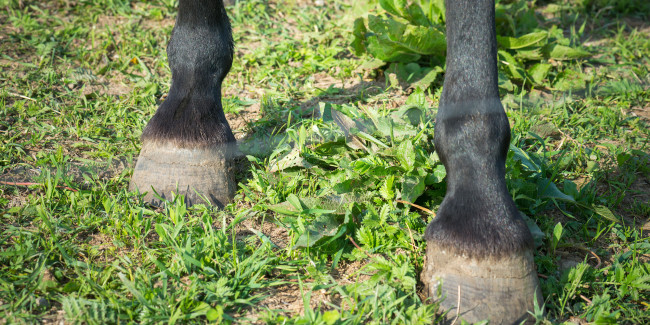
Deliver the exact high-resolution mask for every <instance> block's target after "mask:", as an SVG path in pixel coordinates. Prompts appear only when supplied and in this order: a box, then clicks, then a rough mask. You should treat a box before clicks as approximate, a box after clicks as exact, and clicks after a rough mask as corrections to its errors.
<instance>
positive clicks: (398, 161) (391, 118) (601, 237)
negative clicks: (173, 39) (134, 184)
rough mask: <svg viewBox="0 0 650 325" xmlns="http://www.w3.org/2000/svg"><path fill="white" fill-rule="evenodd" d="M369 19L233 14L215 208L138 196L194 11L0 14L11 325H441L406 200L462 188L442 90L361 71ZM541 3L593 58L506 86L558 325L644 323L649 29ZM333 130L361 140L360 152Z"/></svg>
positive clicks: (77, 7) (593, 5) (615, 12)
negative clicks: (428, 298)
mask: <svg viewBox="0 0 650 325" xmlns="http://www.w3.org/2000/svg"><path fill="white" fill-rule="evenodd" d="M623 2H625V3H623ZM351 3H352V2H346V1H334V2H328V3H327V5H325V6H317V5H314V4H312V3H311V2H306V1H297V0H296V1H287V2H276V1H271V2H266V1H259V0H246V1H239V2H237V3H236V4H235V5H234V6H232V7H230V9H229V13H230V17H231V20H232V23H233V27H234V38H235V41H236V44H237V48H236V51H237V53H236V57H237V59H236V60H235V63H234V66H233V69H232V71H231V73H230V74H229V77H228V78H227V80H226V82H225V84H224V98H225V99H224V102H225V104H224V106H225V110H226V112H227V115H228V117H229V119H230V121H231V125H233V127H234V128H235V133H236V136H237V138H238V139H240V143H241V146H240V147H241V148H242V151H243V152H244V153H245V155H246V156H244V157H241V158H238V159H239V162H240V165H241V168H240V171H239V174H238V175H237V177H238V181H239V183H240V186H239V192H238V195H237V197H236V199H235V202H233V203H232V204H231V205H229V206H227V207H226V209H225V210H223V211H218V210H215V209H214V208H212V207H210V206H203V205H199V206H194V207H191V208H189V207H186V206H184V204H183V203H182V200H178V199H177V200H174V201H172V202H169V203H168V204H167V205H166V207H165V208H163V209H154V208H152V207H150V206H147V205H145V204H143V202H142V201H141V200H139V198H138V196H137V194H136V193H133V192H129V191H128V182H129V179H130V175H131V173H132V171H133V169H132V168H133V166H134V162H135V159H136V158H137V154H138V151H139V147H140V142H139V135H140V132H141V130H142V129H143V127H144V125H145V123H146V121H147V120H148V119H149V118H150V117H151V116H152V115H153V113H154V111H155V109H156V107H157V103H158V102H159V101H160V100H162V99H163V98H164V95H165V93H166V92H167V90H168V87H169V76H170V71H169V68H168V66H167V63H166V62H167V60H166V54H165V46H166V43H167V42H168V38H169V34H170V31H171V28H172V27H173V19H174V17H175V3H174V1H167V0H155V1H147V2H130V1H123V0H110V1H109V0H88V1H83V2H74V3H72V2H66V1H51V2H33V1H15V0H4V1H0V7H2V8H6V9H7V10H3V11H1V12H0V30H2V32H1V33H0V67H1V69H0V107H1V108H2V109H1V110H0V135H1V139H2V142H0V146H1V148H0V169H1V172H0V180H1V181H3V182H4V183H3V184H2V185H0V218H1V220H2V225H1V226H0V230H1V235H0V247H1V249H0V319H3V320H4V322H5V323H11V324H13V323H35V322H55V321H65V322H66V323H89V324H95V323H206V322H212V323H219V322H237V323H270V324H275V323H283V324H316V323H318V324H348V323H355V324H356V323H382V324H383V323H399V324H402V323H430V322H431V320H432V319H433V318H434V317H435V316H434V315H435V312H436V309H437V307H436V306H435V305H431V304H426V303H425V301H424V300H423V299H422V296H421V285H420V283H419V282H418V281H419V272H420V271H421V269H422V263H423V261H422V255H423V251H424V248H425V242H424V241H423V239H422V235H421V234H422V232H423V230H424V228H425V226H426V224H427V222H428V221H430V220H431V218H432V216H431V215H430V214H428V213H426V212H424V211H422V210H420V209H418V208H414V207H411V206H410V205H408V204H403V203H399V202H398V200H399V201H408V202H414V203H416V204H418V205H421V206H424V207H427V208H429V209H431V210H433V211H435V210H436V208H437V207H438V206H439V204H440V202H441V200H442V196H443V195H444V190H445V181H444V176H445V171H444V168H443V167H442V165H441V164H440V162H439V160H438V158H437V156H436V154H435V153H431V152H432V147H431V142H430V140H431V138H432V135H433V129H432V127H431V126H432V125H431V124H429V123H428V121H429V120H430V119H431V118H432V117H433V116H435V113H436V107H437V101H438V98H439V94H440V89H441V81H442V77H441V76H439V77H438V79H436V82H434V84H433V85H432V87H431V88H429V89H428V90H427V91H424V92H422V91H417V90H412V89H409V87H408V86H409V85H408V84H405V83H404V82H401V81H399V80H397V79H396V78H395V76H394V75H391V74H390V73H386V74H384V72H383V70H381V69H378V70H377V69H372V68H363V67H361V66H363V65H364V64H366V66H368V65H369V64H370V63H367V62H372V61H371V59H370V58H368V57H361V58H358V57H356V56H354V55H353V54H351V50H350V48H349V44H350V42H351V41H352V38H353V36H352V33H351V30H352V25H353V21H354V19H355V18H357V17H359V16H361V15H362V14H363V13H364V12H366V10H367V9H368V8H374V6H369V5H363V4H355V5H351ZM535 6H536V7H534V9H535V10H536V11H537V12H538V13H539V14H540V15H543V16H544V17H546V22H545V24H544V25H543V26H544V28H547V29H549V30H552V29H555V30H560V31H561V32H562V33H563V34H564V35H565V36H566V37H567V39H569V40H570V41H571V42H573V43H572V44H582V46H583V48H584V49H586V50H588V51H589V52H591V53H592V55H591V56H590V57H589V58H586V59H581V60H576V61H561V62H560V61H559V62H555V63H553V67H552V73H551V74H549V76H557V75H559V74H561V73H563V72H564V71H570V72H566V73H564V74H563V76H567V75H572V76H577V77H575V78H574V77H571V78H569V77H567V78H566V79H563V80H568V81H566V82H565V81H563V83H561V84H560V83H557V82H555V81H554V80H547V81H545V82H546V86H542V87H540V86H536V87H533V88H531V87H530V86H524V87H522V84H521V83H517V82H516V81H515V82H514V84H515V85H514V87H513V88H512V90H511V91H504V93H503V102H504V104H505V106H506V110H507V113H508V115H509V117H510V121H511V125H512V129H513V139H512V143H511V151H510V153H509V156H508V161H507V170H508V176H507V182H508V188H509V190H510V192H511V194H512V195H513V197H514V198H515V201H516V203H517V205H518V207H519V208H520V210H521V211H522V213H524V214H525V215H527V216H528V217H529V218H530V219H531V223H532V224H535V225H536V226H537V227H538V228H539V230H538V231H537V232H536V233H537V237H536V239H537V243H538V245H539V246H538V249H537V252H536V256H535V261H536V264H537V266H538V272H539V274H540V277H541V282H542V291H543V295H544V297H545V301H544V302H545V308H546V314H545V315H544V316H539V321H540V322H542V323H566V324H569V323H583V322H595V323H630V324H641V323H648V322H649V321H650V317H649V316H648V315H650V312H649V310H650V305H649V297H650V294H649V292H650V264H649V262H650V240H649V238H648V233H649V232H650V224H649V220H648V218H649V217H650V194H649V193H650V168H649V166H650V149H649V148H648V139H650V131H649V130H650V128H649V127H648V124H649V121H650V114H649V113H650V88H649V85H650V71H649V70H650V62H649V61H648V60H649V59H648V58H650V37H649V36H650V25H648V24H647V23H646V22H647V21H648V18H649V17H650V13H649V11H648V9H647V5H645V3H644V2H643V1H636V2H635V1H633V0H631V1H613V0H610V1H600V0H599V1H584V2H572V1H569V2H567V1H552V2H543V3H538V4H536V5H535ZM630 6H633V7H636V8H638V10H634V11H630V10H628V8H630ZM644 6H645V7H644ZM553 26H555V27H553ZM582 26H584V28H581V27H582ZM549 78H551V77H549ZM560 89H562V90H560ZM315 111H316V112H318V114H315V113H314V112H315ZM332 114H334V116H339V118H343V119H345V118H351V119H354V120H356V121H357V123H358V130H359V131H361V132H354V133H353V134H351V135H349V136H348V139H347V144H346V140H345V138H344V136H343V134H342V132H341V131H340V129H339V128H338V127H337V126H336V124H335V123H334V122H333V115H332ZM337 114H338V115H337ZM13 182H19V183H24V184H32V185H27V186H16V185H7V183H13ZM531 227H533V229H535V227H534V226H532V225H531Z"/></svg>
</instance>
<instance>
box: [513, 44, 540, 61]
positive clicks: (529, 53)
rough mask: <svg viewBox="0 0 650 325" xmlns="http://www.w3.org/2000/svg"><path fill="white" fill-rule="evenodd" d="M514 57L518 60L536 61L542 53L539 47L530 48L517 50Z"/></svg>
mask: <svg viewBox="0 0 650 325" xmlns="http://www.w3.org/2000/svg"><path fill="white" fill-rule="evenodd" d="M515 58H516V59H517V60H520V61H537V60H542V59H543V58H544V53H543V52H542V49H541V48H539V47H538V48H532V49H529V50H517V51H516V52H515Z"/></svg>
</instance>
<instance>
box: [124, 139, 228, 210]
mask: <svg viewBox="0 0 650 325" xmlns="http://www.w3.org/2000/svg"><path fill="white" fill-rule="evenodd" d="M234 146H235V144H234V143H227V144H224V145H213V146H209V147H198V148H182V147H178V146H175V145H173V144H171V143H162V144H161V143H156V142H152V141H146V142H145V143H143V145H142V150H141V151H140V156H139V157H138V162H137V163H136V165H135V170H134V171H133V177H132V178H131V185H130V190H132V191H133V190H136V189H138V190H139V191H140V192H141V193H145V192H146V194H145V195H144V200H145V201H146V202H149V203H150V204H152V205H155V206H161V205H162V203H163V202H164V201H163V200H161V198H162V199H164V200H172V198H173V196H178V195H183V196H184V197H185V203H186V204H187V205H188V206H189V205H193V204H199V203H207V202H210V203H212V204H213V205H215V206H217V207H219V208H223V207H224V206H225V205H226V204H228V203H229V202H230V201H231V200H232V198H233V197H234V195H235V191H236V189H237V187H236V184H235V179H234V172H233V168H232V161H233V156H234V155H233V154H234V152H235V150H234ZM155 193H157V195H156V194H155ZM172 193H173V194H172Z"/></svg>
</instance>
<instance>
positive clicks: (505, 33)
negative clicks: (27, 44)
mask: <svg viewBox="0 0 650 325" xmlns="http://www.w3.org/2000/svg"><path fill="white" fill-rule="evenodd" d="M379 5H380V7H381V8H382V9H383V12H381V11H380V14H379V15H372V14H369V15H368V17H367V19H364V18H357V20H356V21H355V22H354V30H353V34H354V40H353V41H352V43H351V46H352V48H353V50H354V52H355V54H356V55H358V56H361V55H363V54H364V53H368V54H369V55H370V56H372V57H373V58H376V59H379V60H381V61H384V62H387V63H389V64H390V67H389V68H388V70H387V71H391V72H395V73H397V75H398V76H399V77H400V78H401V79H402V80H404V81H406V82H409V83H416V84H415V85H414V88H416V87H422V88H427V87H429V85H431V83H432V82H433V81H434V80H435V78H436V75H437V72H439V71H441V70H437V69H440V67H442V66H443V63H444V61H445V50H446V40H445V35H444V28H445V27H444V24H445V17H444V12H445V8H444V2H443V1H433V0H426V1H407V0H381V1H379ZM366 22H367V26H366ZM496 23H497V35H498V36H497V42H498V44H499V52H498V59H499V63H500V64H499V71H500V72H499V73H500V83H499V85H500V87H501V88H503V89H504V90H507V91H513V90H514V87H515V84H516V85H520V86H524V85H525V86H528V87H530V86H547V87H548V86H553V87H555V88H559V89H561V90H568V89H571V88H574V87H575V86H576V84H575V79H580V80H582V79H581V78H583V76H582V75H579V74H578V75H577V76H575V74H576V72H575V71H573V70H565V71H558V70H555V69H554V67H553V65H552V64H550V63H549V62H556V61H563V60H576V59H582V58H586V57H589V56H590V55H591V54H590V53H589V52H587V51H585V50H583V49H580V48H579V47H577V46H575V44H571V43H570V41H569V39H567V38H565V37H564V35H563V34H562V32H561V30H558V29H556V27H555V26H552V27H551V29H550V30H548V29H547V28H548V26H545V27H542V26H544V25H546V24H545V22H544V18H543V17H542V16H541V15H537V14H536V13H535V11H534V9H533V6H532V4H529V3H528V2H525V1H520V2H513V3H508V4H504V3H498V4H497V8H496ZM584 27H585V26H584V24H583V26H582V27H581V29H580V32H579V33H582V31H583V29H584ZM432 72H435V73H433V74H432ZM572 73H573V75H572ZM582 88H584V85H583V86H582Z"/></svg>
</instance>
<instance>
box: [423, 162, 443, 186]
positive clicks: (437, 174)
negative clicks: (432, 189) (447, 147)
mask: <svg viewBox="0 0 650 325" xmlns="http://www.w3.org/2000/svg"><path fill="white" fill-rule="evenodd" d="M446 176H447V170H446V169H445V166H443V165H438V166H436V169H434V170H433V173H430V174H429V175H427V178H426V184H427V185H432V184H438V183H440V182H442V181H443V180H444V179H445V177H446Z"/></svg>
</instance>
